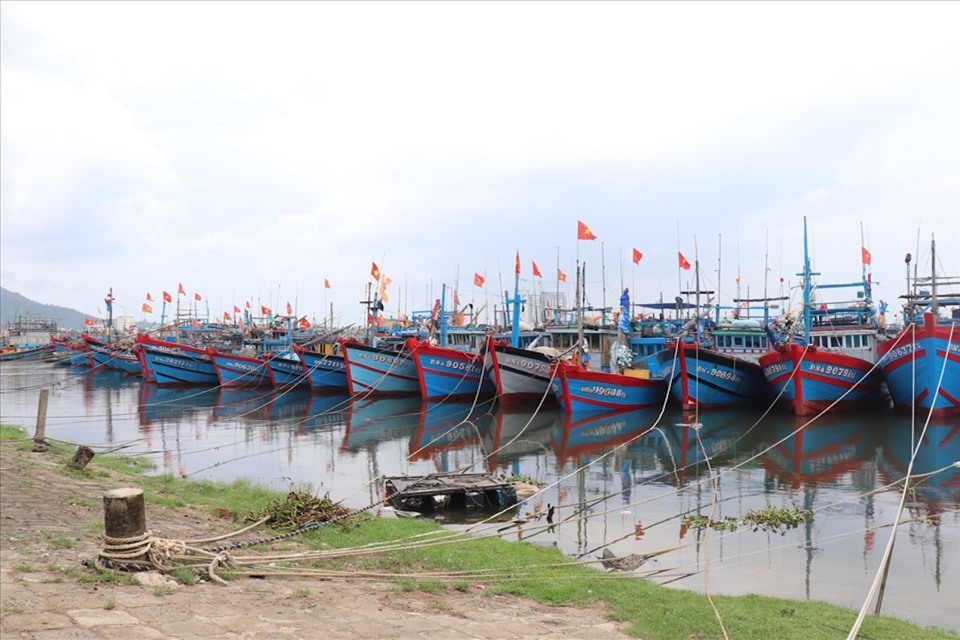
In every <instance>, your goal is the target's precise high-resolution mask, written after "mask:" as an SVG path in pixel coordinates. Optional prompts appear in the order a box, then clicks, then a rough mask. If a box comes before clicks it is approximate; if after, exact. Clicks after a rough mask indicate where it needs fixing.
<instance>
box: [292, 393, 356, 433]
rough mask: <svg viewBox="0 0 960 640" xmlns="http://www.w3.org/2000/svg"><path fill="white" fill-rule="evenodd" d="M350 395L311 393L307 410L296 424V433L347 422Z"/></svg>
mask: <svg viewBox="0 0 960 640" xmlns="http://www.w3.org/2000/svg"><path fill="white" fill-rule="evenodd" d="M349 407H350V396H348V395H347V394H345V393H340V394H324V395H318V394H311V395H310V399H309V401H308V402H307V410H306V411H305V412H304V414H303V419H302V420H301V421H300V423H299V424H298V425H297V434H298V435H300V434H303V433H308V432H313V431H325V430H328V429H335V428H337V427H340V426H342V425H344V424H346V422H347V412H348V409H349Z"/></svg>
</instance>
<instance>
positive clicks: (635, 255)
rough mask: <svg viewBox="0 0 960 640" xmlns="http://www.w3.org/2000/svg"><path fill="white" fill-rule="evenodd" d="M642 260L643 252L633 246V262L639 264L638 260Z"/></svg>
mask: <svg viewBox="0 0 960 640" xmlns="http://www.w3.org/2000/svg"><path fill="white" fill-rule="evenodd" d="M641 260H643V254H642V253H640V251H639V250H638V249H637V248H636V247H634V249H633V264H640V261H641Z"/></svg>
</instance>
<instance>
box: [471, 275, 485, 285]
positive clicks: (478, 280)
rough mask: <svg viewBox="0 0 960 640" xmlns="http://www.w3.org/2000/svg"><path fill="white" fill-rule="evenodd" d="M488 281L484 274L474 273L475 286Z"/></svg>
mask: <svg viewBox="0 0 960 640" xmlns="http://www.w3.org/2000/svg"><path fill="white" fill-rule="evenodd" d="M486 281H487V279H486V278H484V277H483V276H482V275H480V274H479V273H474V274H473V285H474V286H476V287H482V286H483V283H484V282H486Z"/></svg>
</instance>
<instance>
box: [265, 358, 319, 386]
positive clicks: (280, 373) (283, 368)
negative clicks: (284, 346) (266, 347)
mask: <svg viewBox="0 0 960 640" xmlns="http://www.w3.org/2000/svg"><path fill="white" fill-rule="evenodd" d="M267 366H268V367H269V375H270V380H271V382H272V384H273V386H274V387H277V388H283V389H286V388H291V387H309V386H310V385H309V382H308V378H309V376H308V375H307V372H306V371H304V369H303V361H301V360H300V357H299V356H298V355H297V354H296V352H294V351H293V350H292V349H291V350H290V351H284V352H281V353H275V354H270V355H269V357H267Z"/></svg>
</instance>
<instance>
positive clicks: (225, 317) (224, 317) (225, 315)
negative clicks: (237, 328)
mask: <svg viewBox="0 0 960 640" xmlns="http://www.w3.org/2000/svg"><path fill="white" fill-rule="evenodd" d="M223 321H224V322H230V314H229V313H227V312H226V311H224V312H223Z"/></svg>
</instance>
